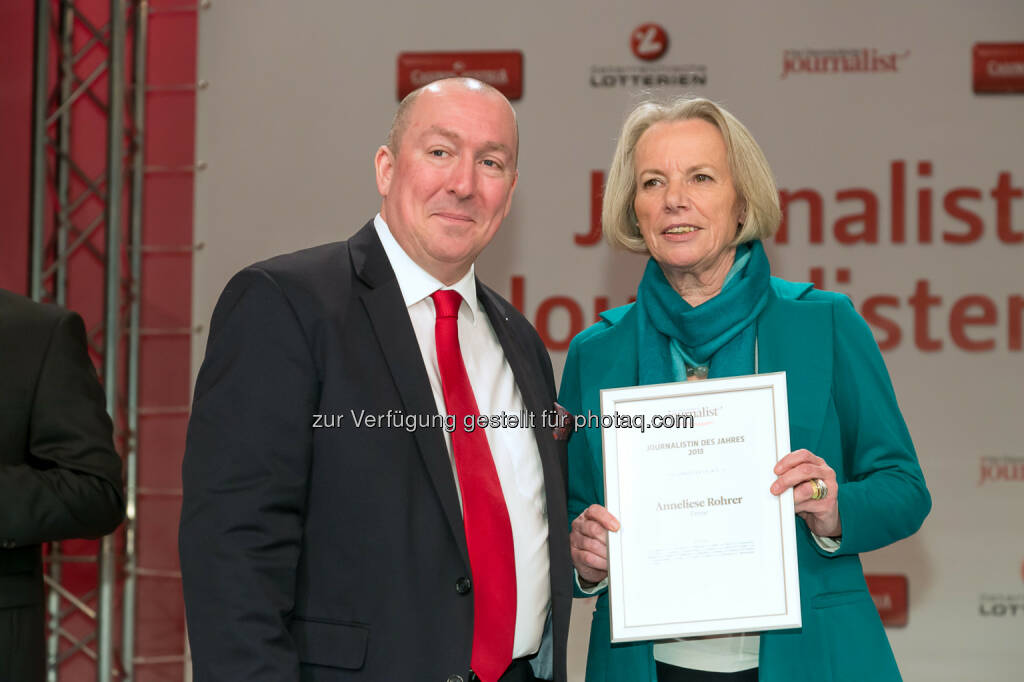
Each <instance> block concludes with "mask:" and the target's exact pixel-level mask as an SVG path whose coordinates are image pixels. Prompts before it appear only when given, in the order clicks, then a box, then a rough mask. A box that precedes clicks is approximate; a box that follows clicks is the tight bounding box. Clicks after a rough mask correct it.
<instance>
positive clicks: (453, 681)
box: [447, 675, 466, 682]
mask: <svg viewBox="0 0 1024 682" xmlns="http://www.w3.org/2000/svg"><path fill="white" fill-rule="evenodd" d="M447 682H466V681H465V680H463V679H462V675H449V676H448V680H447Z"/></svg>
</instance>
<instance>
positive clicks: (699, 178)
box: [693, 173, 711, 182]
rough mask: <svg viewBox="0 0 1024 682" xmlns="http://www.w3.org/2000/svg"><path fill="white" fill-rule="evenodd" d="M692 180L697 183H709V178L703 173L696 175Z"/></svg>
mask: <svg viewBox="0 0 1024 682" xmlns="http://www.w3.org/2000/svg"><path fill="white" fill-rule="evenodd" d="M693 179H694V180H696V181H697V182H710V181H711V176H710V175H705V174H704V173H697V174H696V175H694V176H693Z"/></svg>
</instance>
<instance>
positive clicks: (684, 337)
mask: <svg viewBox="0 0 1024 682" xmlns="http://www.w3.org/2000/svg"><path fill="white" fill-rule="evenodd" d="M744 261H745V263H744ZM735 264H736V267H737V268H738V271H737V272H735V273H733V272H730V277H729V278H728V279H727V281H726V283H725V286H723V287H722V291H721V292H720V293H719V294H718V295H717V296H715V297H714V298H712V299H710V300H707V301H705V302H704V303H702V304H700V305H699V306H697V307H696V308H694V307H693V306H691V305H690V304H689V303H687V302H686V301H685V300H683V297H682V296H680V295H679V294H678V293H677V292H676V290H675V289H673V288H672V285H671V284H669V282H668V280H667V279H665V274H664V273H663V272H662V271H661V266H659V265H658V263H657V262H656V261H655V260H654V259H653V258H652V259H650V260H649V261H648V262H647V269H646V270H645V271H644V276H643V279H641V280H640V287H639V289H638V290H637V295H636V305H637V309H638V311H639V313H640V315H639V330H638V339H637V341H638V347H639V349H640V358H639V361H640V362H639V366H640V376H639V379H640V384H641V385H645V384H660V383H667V382H671V381H679V380H680V379H682V378H683V377H681V376H678V374H677V373H676V371H675V369H674V368H673V362H672V356H673V353H672V345H673V341H674V342H675V343H676V344H678V346H679V347H680V349H681V350H682V351H683V354H684V355H685V356H687V357H688V358H689V359H690V360H691V361H692V362H696V363H699V364H707V363H710V365H711V367H710V370H709V372H708V376H709V377H711V378H716V377H728V376H738V375H743V374H753V372H754V339H755V337H756V334H757V329H756V327H757V325H756V324H755V322H756V320H757V316H758V315H759V314H760V313H761V311H762V310H763V309H764V306H765V304H766V303H767V302H768V283H769V265H768V257H767V256H766V255H765V253H764V247H763V246H762V245H761V242H759V241H754V242H749V243H748V244H741V245H740V246H739V247H737V249H736V260H735Z"/></svg>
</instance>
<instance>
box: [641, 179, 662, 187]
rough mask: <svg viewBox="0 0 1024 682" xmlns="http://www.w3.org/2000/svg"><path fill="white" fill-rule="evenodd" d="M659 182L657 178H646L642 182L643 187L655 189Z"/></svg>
mask: <svg viewBox="0 0 1024 682" xmlns="http://www.w3.org/2000/svg"><path fill="white" fill-rule="evenodd" d="M659 182H660V180H658V178H648V179H647V180H644V187H655V186H657V184H658V183H659Z"/></svg>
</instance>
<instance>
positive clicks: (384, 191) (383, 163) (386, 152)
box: [373, 144, 395, 197]
mask: <svg viewBox="0 0 1024 682" xmlns="http://www.w3.org/2000/svg"><path fill="white" fill-rule="evenodd" d="M373 167H374V170H375V171H376V175H377V191H378V192H380V195H381V196H382V197H386V196H387V195H388V191H389V190H390V189H391V177H392V174H393V173H394V171H395V155H394V152H392V151H391V147H389V146H387V145H386V144H382V145H381V146H380V147H378V148H377V153H376V154H375V155H374V157H373Z"/></svg>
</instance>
